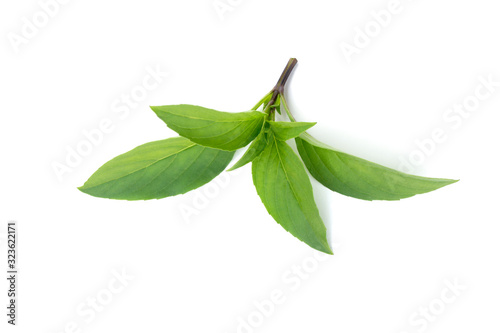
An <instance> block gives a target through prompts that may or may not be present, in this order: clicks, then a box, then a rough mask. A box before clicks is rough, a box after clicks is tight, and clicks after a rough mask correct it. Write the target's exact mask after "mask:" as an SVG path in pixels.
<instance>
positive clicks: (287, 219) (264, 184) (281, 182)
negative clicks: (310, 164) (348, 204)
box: [252, 132, 332, 254]
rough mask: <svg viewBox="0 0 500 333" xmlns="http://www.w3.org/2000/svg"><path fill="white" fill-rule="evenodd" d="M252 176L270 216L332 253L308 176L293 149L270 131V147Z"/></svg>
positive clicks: (258, 159) (315, 245)
mask: <svg viewBox="0 0 500 333" xmlns="http://www.w3.org/2000/svg"><path fill="white" fill-rule="evenodd" d="M252 174H253V182H254V185H255V188H256V189H257V193H258V194H259V196H260V198H261V200H262V202H263V203H264V206H266V209H267V211H268V212H269V214H271V216H272V217H273V218H274V219H275V220H276V221H277V222H278V223H279V224H281V226H282V227H283V228H285V229H286V230H287V231H289V232H290V233H291V234H292V235H294V236H295V237H297V238H298V239H300V240H301V241H303V242H305V243H306V244H308V245H309V246H311V247H312V248H315V249H317V250H319V251H322V252H325V253H329V254H332V250H331V249H330V247H329V245H328V241H327V239H326V228H325V225H324V224H323V221H322V220H321V217H320V216H319V211H318V208H317V206H316V203H315V202H314V196H313V190H312V186H311V182H310V180H309V176H308V175H307V173H306V170H305V168H304V166H303V164H302V162H301V161H300V159H299V157H298V156H297V155H296V154H295V153H294V152H293V150H292V149H291V148H290V146H288V145H287V144H286V143H285V142H283V141H280V140H277V139H276V138H275V137H274V135H273V134H272V132H270V133H269V134H268V144H267V147H266V148H265V149H264V151H263V152H262V153H261V154H260V155H259V156H258V157H257V158H256V159H255V160H254V161H253V162H252Z"/></svg>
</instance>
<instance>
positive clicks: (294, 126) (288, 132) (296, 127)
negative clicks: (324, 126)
mask: <svg viewBox="0 0 500 333" xmlns="http://www.w3.org/2000/svg"><path fill="white" fill-rule="evenodd" d="M269 124H270V125H271V129H272V130H273V132H274V135H275V136H276V138H277V139H278V140H281V141H286V140H290V139H293V138H295V137H297V136H299V135H300V134H301V133H303V132H304V131H306V130H308V129H310V128H311V127H313V126H314V125H316V123H306V122H288V121H270V122H269Z"/></svg>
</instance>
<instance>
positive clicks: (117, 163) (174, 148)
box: [79, 137, 234, 200]
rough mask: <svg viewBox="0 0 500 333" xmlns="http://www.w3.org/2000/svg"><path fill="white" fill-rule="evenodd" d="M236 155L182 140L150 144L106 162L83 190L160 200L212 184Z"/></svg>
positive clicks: (135, 198) (104, 194)
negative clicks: (210, 182)
mask: <svg viewBox="0 0 500 333" xmlns="http://www.w3.org/2000/svg"><path fill="white" fill-rule="evenodd" d="M233 155H234V152H227V151H223V150H218V149H213V148H208V147H203V146H200V145H198V144H196V143H194V142H191V141H189V140H188V139H186V138H182V137H176V138H170V139H166V140H160V141H154V142H149V143H146V144H144V145H141V146H139V147H136V148H134V149H132V150H131V151H129V152H127V153H125V154H122V155H120V156H117V157H115V158H114V159H112V160H111V161H109V162H107V163H105V164H104V165H103V166H102V167H100V168H99V169H98V170H97V171H96V172H95V173H94V174H93V175H92V176H91V177H90V178H89V180H87V182H85V184H84V185H83V186H82V187H79V189H80V191H82V192H85V193H87V194H90V195H93V196H95V197H101V198H110V199H124V200H149V199H160V198H164V197H169V196H173V195H177V194H182V193H186V192H188V191H191V190H193V189H195V188H197V187H200V186H202V185H204V184H206V183H208V182H209V181H211V180H212V179H213V178H215V177H216V176H217V175H218V174H219V173H221V172H222V171H223V170H224V169H225V168H226V166H227V165H228V164H229V162H230V161H231V159H232V158H233Z"/></svg>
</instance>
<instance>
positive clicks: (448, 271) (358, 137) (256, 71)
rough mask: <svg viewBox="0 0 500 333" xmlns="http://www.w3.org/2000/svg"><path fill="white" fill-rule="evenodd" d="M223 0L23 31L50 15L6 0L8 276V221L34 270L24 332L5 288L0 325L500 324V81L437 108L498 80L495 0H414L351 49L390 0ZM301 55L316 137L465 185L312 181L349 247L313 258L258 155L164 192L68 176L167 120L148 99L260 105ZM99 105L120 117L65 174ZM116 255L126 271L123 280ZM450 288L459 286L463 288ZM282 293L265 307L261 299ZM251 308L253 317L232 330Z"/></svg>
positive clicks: (336, 233) (293, 84)
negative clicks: (86, 189)
mask: <svg viewBox="0 0 500 333" xmlns="http://www.w3.org/2000/svg"><path fill="white" fill-rule="evenodd" d="M47 1H48V0H45V1H43V0H42V2H43V3H45V2H47ZM61 1H62V0H61ZM222 3H226V4H227V3H232V5H229V6H231V10H230V11H226V12H224V13H223V14H222V15H219V13H218V12H217V11H216V9H215V8H214V6H213V5H214V3H213V1H212V0H195V1H153V0H142V1H124V0H121V1H118V0H113V1H95V0H90V1H77V0H73V1H68V2H67V3H65V4H60V5H59V8H58V10H57V12H55V13H54V15H53V17H50V18H49V19H48V22H46V25H45V26H43V27H40V28H38V32H37V33H36V34H33V36H29V38H26V39H25V40H23V43H22V44H20V45H17V46H14V44H13V43H12V39H13V38H14V37H13V36H14V35H16V36H18V37H19V38H20V36H22V33H23V26H25V25H26V24H27V23H26V21H25V20H24V19H23V18H26V19H27V20H28V21H30V22H33V16H34V15H35V16H37V15H42V16H40V17H38V19H40V20H41V21H39V22H38V23H37V24H39V25H43V24H44V22H43V14H40V11H41V10H42V9H41V7H40V3H39V2H37V1H35V0H30V1H26V0H23V1H14V2H12V1H9V2H7V1H4V2H2V4H1V5H0V22H1V24H0V26H1V35H2V43H1V45H0V48H1V62H0V73H1V74H0V85H1V86H0V88H1V96H2V97H1V99H0V103H1V105H0V107H1V109H2V119H1V121H0V138H1V140H0V142H1V156H2V160H1V165H0V168H1V172H0V188H1V198H0V199H1V203H2V204H1V214H0V216H1V221H2V223H1V233H0V242H1V251H2V255H1V256H0V258H2V261H3V263H2V265H1V267H3V268H2V271H5V270H6V269H5V264H6V263H5V258H6V247H5V231H6V225H7V221H9V220H16V221H18V228H19V242H18V246H19V270H20V277H19V285H18V288H19V297H18V304H19V308H18V326H16V327H15V328H12V327H11V326H10V325H7V324H6V319H7V318H6V316H5V312H6V309H5V306H6V304H7V297H6V293H7V285H6V280H5V279H4V278H2V283H0V288H1V290H0V295H1V296H0V304H1V305H2V306H1V308H2V309H4V310H2V311H1V312H2V313H1V316H0V318H2V319H1V324H0V327H1V331H2V332H7V331H8V332H10V331H12V332H14V331H18V332H43V333H45V332H46V333H52V332H53V333H56V332H57V333H60V332H96V333H97V332H138V331H148V332H214V333H215V332H244V333H250V332H263V333H264V332H309V331H310V332H318V333H319V332H374V333H375V332H384V333H387V332H394V333H400V332H408V333H413V332H424V331H425V332H472V331H479V332H495V331H498V330H499V329H500V323H499V321H498V313H499V312H500V303H499V302H498V299H499V297H500V286H499V283H498V281H500V270H499V269H498V257H499V254H500V242H498V235H499V232H500V227H499V223H500V219H499V215H500V214H499V213H498V199H499V195H498V187H499V185H500V184H499V180H498V178H497V175H498V162H499V159H498V143H499V139H500V134H499V133H500V132H499V130H498V126H499V125H500V116H499V113H498V108H499V106H500V97H499V95H500V87H499V86H497V87H495V88H494V89H493V90H494V91H493V92H492V93H491V94H490V96H489V97H488V98H486V99H484V100H483V101H480V103H479V105H478V107H477V108H476V109H475V110H474V111H473V112H470V114H469V116H468V117H467V118H464V119H462V120H457V119H456V118H455V119H456V120H455V122H451V121H449V120H448V121H447V120H446V119H444V118H443V117H444V116H445V115H446V114H447V113H446V112H447V110H448V109H449V108H452V107H453V106H454V104H461V103H463V101H464V100H466V99H468V100H469V101H471V100H473V96H474V94H475V90H476V87H478V86H480V85H481V82H480V79H479V78H480V77H484V78H488V76H491V78H492V80H493V81H496V82H498V81H500V70H499V69H500V68H499V67H500V44H499V42H498V31H500V20H499V19H498V10H499V8H498V4H497V3H496V2H494V1H491V0H475V1H451V0H447V1H429V0H420V1H409V0H401V2H400V10H399V12H398V13H397V14H394V15H392V18H391V21H390V23H389V24H387V26H386V27H382V28H381V29H380V31H379V32H378V34H376V33H373V34H372V35H373V37H370V43H369V44H368V45H366V46H365V47H362V48H361V47H360V48H359V49H358V53H357V54H354V55H352V57H350V60H351V61H350V62H348V60H347V58H346V56H345V55H344V54H343V52H342V50H341V45H345V44H342V43H349V44H351V45H354V39H355V38H356V35H357V32H356V31H357V30H356V29H357V28H359V29H364V28H365V26H366V25H367V24H368V26H370V24H371V27H372V28H374V29H376V27H377V26H374V25H373V23H370V22H373V21H374V18H373V16H371V15H370V12H371V11H376V12H379V11H381V10H384V9H387V7H388V6H389V1H347V0H344V1H335V2H333V1H326V0H325V1H319V0H318V1H314V0H313V1H290V0H287V1H285V0H279V1H264V0H243V1H235V0H233V1H232V2H227V1H226V0H223V1H222ZM52 9H54V8H52ZM40 22H41V23H40ZM379 27H380V26H379ZM24 29H26V28H24ZM373 31H375V30H373ZM25 32H26V31H25ZM375 32H377V31H375ZM358 37H359V36H358ZM22 38H25V37H22ZM18 40H19V39H18ZM358 42H359V41H358ZM290 57H296V58H297V59H298V60H299V65H298V66H297V67H296V69H295V72H294V74H293V76H292V77H291V80H290V82H289V84H288V87H287V95H288V96H289V97H288V99H289V104H290V107H291V109H292V112H293V113H294V114H295V116H296V118H297V119H298V120H302V121H317V122H318V124H317V125H316V126H315V127H314V128H313V129H312V130H311V131H310V132H311V133H312V134H313V135H315V136H316V137H317V138H319V139H320V140H323V141H326V142H327V143H329V144H330V145H333V146H335V147H338V148H340V149H342V150H344V151H347V152H349V153H352V154H356V155H358V156H361V157H364V158H367V159H370V160H373V161H375V162H378V163H382V164H384V165H387V166H389V167H393V168H401V160H402V159H405V160H408V159H409V158H410V156H413V158H414V160H415V158H417V157H418V156H420V157H421V160H419V163H416V164H418V165H416V166H415V167H414V170H413V173H414V174H418V175H422V176H429V177H445V178H454V179H460V182H458V183H456V184H453V185H450V186H448V187H446V188H443V189H440V190H438V191H436V192H432V193H430V194H425V195H420V196H417V197H413V198H409V199H406V200H402V201H399V202H368V201H362V200H356V199H352V198H348V197H344V196H342V195H339V194H336V193H333V192H330V191H329V190H327V189H325V188H323V187H321V186H320V185H319V184H318V183H317V182H316V181H313V187H314V191H315V197H316V200H317V203H318V206H319V208H320V211H321V214H322V216H323V218H324V220H325V224H326V225H327V228H328V237H329V240H330V243H331V244H332V246H333V247H334V252H335V255H334V256H332V257H328V258H327V259H324V258H321V261H318V259H316V258H315V256H314V255H315V251H313V250H311V249H309V248H308V247H307V246H306V245H305V244H303V243H301V242H300V241H298V240H296V239H295V238H294V237H292V236H291V235H290V234H288V233H287V232H285V231H284V230H283V229H282V228H281V227H280V226H279V225H278V224H276V223H275V222H274V221H273V219H272V218H271V217H270V216H269V215H268V214H267V212H266V210H265V208H264V206H263V205H262V203H261V202H260V199H259V198H258V197H257V195H256V191H255V189H254V188H253V184H252V180H251V173H250V166H246V167H245V168H243V169H242V170H241V171H240V172H239V173H236V174H230V175H229V177H228V178H224V179H219V185H215V186H214V185H212V187H210V186H208V187H207V186H205V187H203V188H201V189H199V190H197V191H194V192H191V193H188V194H186V195H184V196H178V197H174V198H166V199H162V200H157V201H156V200H154V201H149V202H122V201H112V200H105V199H97V198H94V197H91V196H88V195H85V194H83V193H81V192H79V191H78V190H77V189H76V187H77V186H80V185H82V184H83V182H84V181H85V180H86V179H87V178H88V177H89V176H90V175H91V174H92V173H93V172H94V171H95V170H96V169H97V168H98V167H99V166H100V165H102V164H103V163H104V162H106V161H108V160H109V159H111V158H112V157H114V156H116V155H118V154H120V153H123V152H125V151H128V150H130V149H132V148H133V147H135V146H137V145H139V144H142V143H145V142H148V141H152V140H157V139H162V138H166V137H170V136H174V133H173V132H172V131H171V130H169V129H167V127H166V126H165V125H164V124H163V123H162V122H161V121H160V120H159V119H157V117H156V116H155V115H154V113H153V112H152V111H151V110H150V109H149V108H148V105H166V104H177V103H189V104H197V105H203V106H206V107H210V108H215V109H218V110H223V111H243V110H246V109H248V108H250V107H251V106H253V105H254V104H255V103H256V102H257V101H258V100H259V99H260V98H261V97H262V96H263V95H264V94H265V93H267V92H268V91H269V89H271V88H272V86H273V85H274V83H275V81H276V80H277V79H278V77H279V74H280V73H281V71H282V69H283V67H284V66H285V64H286V62H287V61H288V59H289V58H290ZM147 68H150V69H156V68H159V69H160V70H161V71H163V72H168V77H164V78H162V80H161V81H162V82H161V84H159V85H158V86H157V87H156V88H155V89H152V90H150V91H148V92H147V96H145V98H144V100H142V101H140V102H139V103H138V105H137V106H135V107H133V108H132V107H131V108H129V109H128V111H130V112H129V114H128V115H127V116H124V114H121V113H116V112H114V110H115V109H114V106H115V107H116V106H117V105H118V104H116V103H121V102H120V98H121V97H122V95H123V94H129V95H130V94H131V92H132V91H134V89H140V88H137V87H140V85H141V84H142V81H143V79H144V78H145V77H147V75H148V72H147ZM150 82H153V81H150ZM480 89H482V88H480ZM482 91H483V92H486V90H484V89H483V90H482ZM471 98H472V99H471ZM121 105H122V106H123V103H122V104H121ZM120 115H121V116H122V117H121V118H120ZM454 116H456V114H455V115H454ZM103 119H110V121H112V124H113V129H112V130H111V131H110V133H107V134H105V135H104V137H103V139H102V140H101V141H100V142H99V143H98V144H96V145H93V146H92V147H91V151H90V152H89V154H87V156H84V157H83V158H82V159H81V161H79V163H77V164H78V165H76V166H75V167H71V168H70V169H71V172H69V171H68V172H66V173H64V174H63V175H62V177H61V179H58V176H57V175H56V172H54V168H53V167H54V165H55V163H62V164H65V163H66V162H65V159H66V158H67V154H68V149H76V147H77V146H78V145H79V144H80V145H82V142H84V141H85V140H86V138H85V136H84V134H83V131H91V130H94V129H96V128H98V127H99V124H100V122H101V121H102V120H103ZM459 121H460V123H458V122H459ZM436 128H441V129H442V130H443V131H444V133H445V136H446V140H445V141H444V142H440V143H438V144H434V146H435V147H434V148H433V149H432V151H430V152H429V154H428V155H423V152H422V151H421V150H419V148H418V145H417V143H416V141H419V142H420V141H422V140H428V139H429V138H431V135H432V132H433V131H434V130H435V129H436ZM427 147H428V148H429V149H430V148H432V147H431V145H428V146H427ZM419 151H420V152H419ZM422 157H423V158H422ZM214 184H217V183H214ZM207 195H208V196H210V198H208V197H207ZM204 198H205V199H204ZM181 209H184V210H186V209H188V210H189V211H190V212H191V213H193V212H196V214H195V215H189V214H188V215H189V216H188V215H186V214H184V215H183V214H182V211H181ZM193 214H194V213H193ZM186 216H188V217H186ZM303 266H305V267H303ZM294 267H295V268H294ZM297 267H299V268H300V267H302V268H300V269H301V270H304V269H305V270H306V271H308V272H309V273H307V275H305V273H304V274H300V273H296V272H297ZM292 269H294V271H292ZM122 270H125V272H126V274H127V275H129V276H132V277H133V279H131V280H130V281H128V282H126V283H125V284H126V286H125V287H123V288H119V289H120V291H116V288H118V287H119V286H120V283H118V282H117V283H115V280H114V274H117V273H116V272H121V271H122ZM113 272H115V273H113ZM2 276H4V275H3V274H2ZM446 281H449V282H446ZM110 283H111V285H112V286H114V287H115V289H113V290H115V293H113V294H111V293H110V291H109V290H107V289H108V288H109V287H108V285H109V284H110ZM449 283H452V284H453V283H458V284H459V285H460V286H465V288H466V289H465V290H460V291H456V292H455V294H454V293H453V292H452V291H451V290H449V287H448V285H449ZM280 292H281V293H282V294H283V296H282V298H281V301H282V302H281V304H277V305H275V306H274V309H271V308H272V307H270V306H269V304H268V301H266V300H269V299H270V297H271V294H272V293H280ZM110 295H111V297H112V299H109V298H107V297H109V296H110ZM442 295H444V297H445V299H446V300H447V303H445V302H443V301H442V300H441V297H442ZM457 295H458V296H457ZM95 297H97V298H98V299H100V301H99V300H98V302H105V303H106V304H105V305H103V306H102V308H101V307H98V308H99V310H101V311H97V310H90V309H92V308H91V307H89V305H88V303H87V302H89V300H91V299H92V298H95ZM255 302H259V303H262V302H263V303H264V304H267V308H266V309H265V310H264V311H262V310H258V308H257V307H256V305H255ZM98 305H99V304H98ZM99 306H100V305H99ZM429 307H430V308H431V310H429V311H430V312H429V313H430V315H429V316H431V317H427V318H428V319H423V318H426V317H423V316H422V315H421V314H419V311H425V309H427V308H429ZM79 309H80V310H82V309H83V310H84V311H86V312H85V313H86V315H82V313H81V312H78V311H79ZM271 310H272V311H271ZM259 311H260V312H259ZM262 312H264V314H262ZM92 314H93V315H95V316H93V315H92ZM264 315H266V316H264ZM430 318H432V319H430ZM249 319H250V323H251V324H252V325H253V326H248V327H243V326H242V327H240V326H241V325H242V324H241V320H243V321H245V323H247V324H248V323H249ZM415 320H418V321H417V322H415Z"/></svg>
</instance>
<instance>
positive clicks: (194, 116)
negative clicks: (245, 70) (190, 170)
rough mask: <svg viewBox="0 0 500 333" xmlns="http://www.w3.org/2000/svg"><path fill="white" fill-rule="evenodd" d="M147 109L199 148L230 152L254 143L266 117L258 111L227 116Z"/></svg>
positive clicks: (186, 108) (189, 108)
mask: <svg viewBox="0 0 500 333" xmlns="http://www.w3.org/2000/svg"><path fill="white" fill-rule="evenodd" d="M151 109H152V110H153V111H154V112H155V113H156V115H157V116H158V117H159V118H160V119H161V120H163V121H164V122H165V123H166V124H167V126H168V127H169V128H171V129H172V130H174V131H176V132H177V133H179V134H180V135H181V136H183V137H185V138H188V139H189V140H191V141H193V142H196V143H198V144H200V145H202V146H206V147H212V148H217V149H223V150H230V151H231V150H236V149H238V148H242V147H245V146H246V145H247V144H249V143H250V142H251V141H252V140H253V139H255V137H256V136H257V135H258V134H259V131H260V129H261V127H262V124H263V122H264V119H265V117H266V114H264V113H263V112H260V111H247V112H236V113H231V112H221V111H215V110H211V109H207V108H204V107H201V106H196V105H187V104H181V105H165V106H152V107H151Z"/></svg>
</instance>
